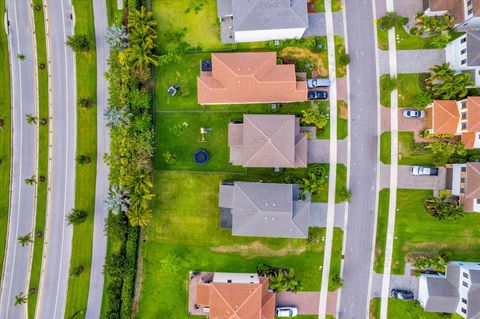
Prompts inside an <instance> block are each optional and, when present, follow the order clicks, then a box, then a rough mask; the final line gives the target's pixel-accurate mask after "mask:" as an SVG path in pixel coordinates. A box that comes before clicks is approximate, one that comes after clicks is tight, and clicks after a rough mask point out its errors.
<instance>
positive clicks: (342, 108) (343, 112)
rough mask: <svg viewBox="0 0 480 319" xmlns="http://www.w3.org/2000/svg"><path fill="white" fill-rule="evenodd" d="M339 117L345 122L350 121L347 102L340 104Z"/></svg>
mask: <svg viewBox="0 0 480 319" xmlns="http://www.w3.org/2000/svg"><path fill="white" fill-rule="evenodd" d="M340 102H343V101H340ZM338 116H339V117H340V118H341V119H344V120H347V119H348V107H347V104H346V103H345V102H343V103H338Z"/></svg>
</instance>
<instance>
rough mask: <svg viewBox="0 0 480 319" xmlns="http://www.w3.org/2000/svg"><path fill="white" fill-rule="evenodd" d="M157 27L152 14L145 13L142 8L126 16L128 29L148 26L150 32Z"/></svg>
mask: <svg viewBox="0 0 480 319" xmlns="http://www.w3.org/2000/svg"><path fill="white" fill-rule="evenodd" d="M156 25H157V21H155V19H154V18H153V14H152V12H150V11H147V10H146V9H145V7H144V6H142V7H141V8H140V10H135V11H133V12H132V13H131V14H130V15H129V16H128V27H129V28H137V27H139V26H142V27H143V26H148V27H150V28H152V30H153V29H154V28H155V26H156Z"/></svg>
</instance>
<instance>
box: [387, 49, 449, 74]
mask: <svg viewBox="0 0 480 319" xmlns="http://www.w3.org/2000/svg"><path fill="white" fill-rule="evenodd" d="M445 61H446V58H445V50H444V49H432V50H397V72H398V73H399V74H400V73H423V72H428V69H430V68H431V67H433V66H434V65H437V64H442V63H445ZM378 64H379V67H380V74H388V73H390V69H389V57H388V51H385V50H378Z"/></svg>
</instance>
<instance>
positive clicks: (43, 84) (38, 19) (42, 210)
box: [28, 0, 49, 318]
mask: <svg viewBox="0 0 480 319" xmlns="http://www.w3.org/2000/svg"><path fill="white" fill-rule="evenodd" d="M33 4H34V6H36V5H38V6H39V7H40V8H41V9H40V10H36V9H34V10H33V17H34V21H35V38H36V43H37V60H38V63H39V64H43V65H44V66H45V67H44V68H40V67H39V68H38V98H39V104H38V109H39V117H40V119H42V123H43V120H47V121H48V116H49V110H48V68H47V43H46V37H45V23H44V13H43V5H42V1H41V0H35V1H34V2H33ZM38 176H45V178H46V179H45V181H44V182H39V183H38V185H37V212H36V217H35V234H36V236H35V237H34V242H33V259H32V269H31V272H30V284H29V287H30V289H32V288H34V289H36V291H38V287H39V283H40V271H41V267H42V254H43V239H44V237H43V235H44V233H45V218H46V212H47V183H48V181H47V178H48V122H47V124H41V125H40V127H39V145H38ZM36 306H37V294H36V293H35V294H30V295H29V296H28V318H34V317H35V311H36Z"/></svg>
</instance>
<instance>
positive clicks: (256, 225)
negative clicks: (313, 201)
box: [218, 182, 310, 238]
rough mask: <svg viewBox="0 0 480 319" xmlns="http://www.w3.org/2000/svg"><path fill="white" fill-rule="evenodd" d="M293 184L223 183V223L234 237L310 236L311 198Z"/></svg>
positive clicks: (221, 195)
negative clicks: (304, 198) (302, 197)
mask: <svg viewBox="0 0 480 319" xmlns="http://www.w3.org/2000/svg"><path fill="white" fill-rule="evenodd" d="M299 194H300V192H299V190H298V187H297V185H294V184H273V183H248V182H233V183H229V182H224V183H221V184H220V193H219V199H218V206H219V207H220V226H221V227H222V228H230V229H232V235H234V236H259V237H283V238H308V225H309V215H310V200H309V199H307V200H305V201H302V200H300V199H299Z"/></svg>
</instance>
